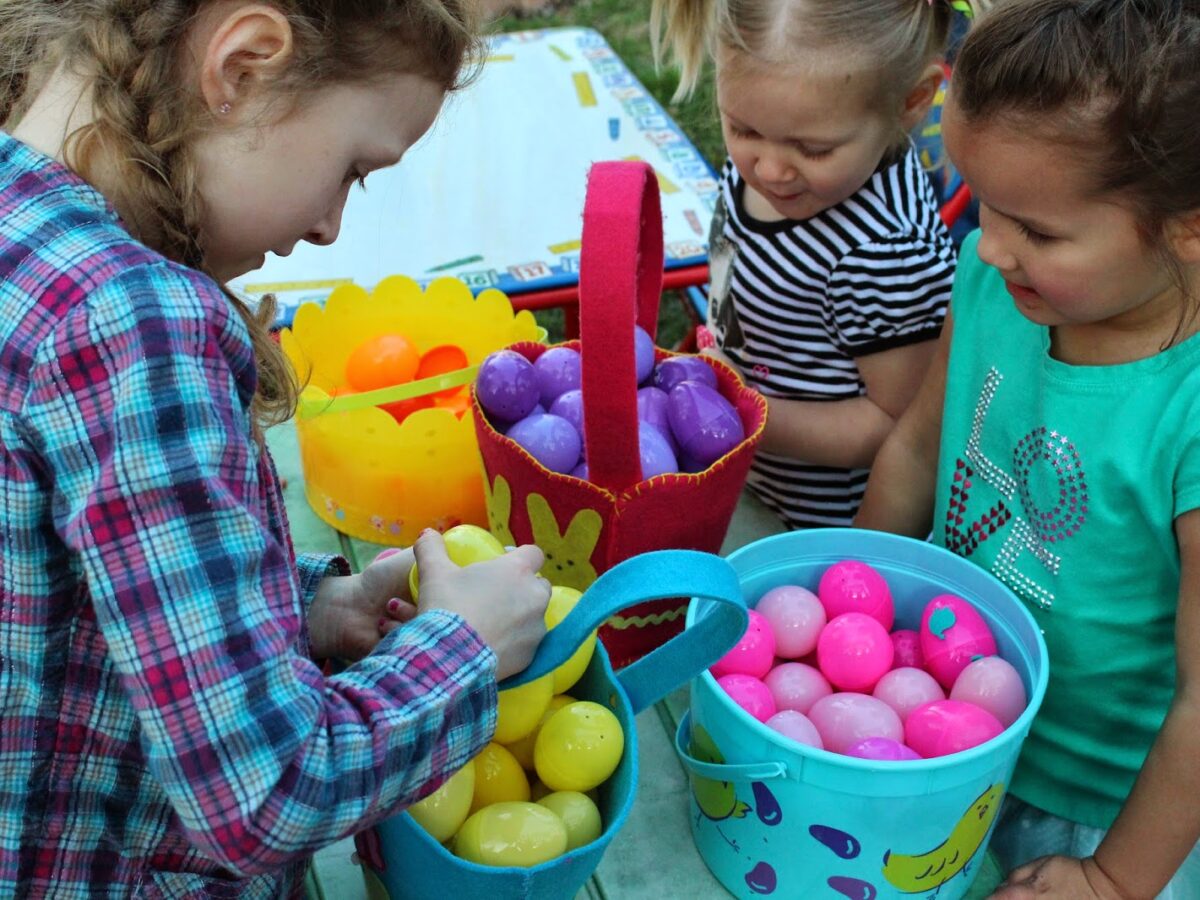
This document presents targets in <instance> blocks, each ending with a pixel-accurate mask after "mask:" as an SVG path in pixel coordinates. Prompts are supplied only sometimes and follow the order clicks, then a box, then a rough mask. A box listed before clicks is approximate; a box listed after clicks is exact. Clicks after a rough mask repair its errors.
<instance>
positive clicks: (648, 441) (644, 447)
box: [638, 422, 679, 481]
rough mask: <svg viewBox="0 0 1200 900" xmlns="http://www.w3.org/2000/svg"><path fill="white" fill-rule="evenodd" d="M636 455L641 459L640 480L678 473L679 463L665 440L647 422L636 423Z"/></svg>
mask: <svg viewBox="0 0 1200 900" xmlns="http://www.w3.org/2000/svg"><path fill="white" fill-rule="evenodd" d="M638 454H639V455H640V456H641V459H642V480H643V481H644V480H645V479H647V478H653V477H654V476H655V475H662V474H664V473H665V472H678V471H679V463H678V461H676V459H675V453H674V451H673V450H671V445H670V444H668V443H667V439H666V438H665V437H663V436H662V434H660V433H659V430H658V429H657V428H655V427H654V426H653V425H651V424H650V423H649V422H638Z"/></svg>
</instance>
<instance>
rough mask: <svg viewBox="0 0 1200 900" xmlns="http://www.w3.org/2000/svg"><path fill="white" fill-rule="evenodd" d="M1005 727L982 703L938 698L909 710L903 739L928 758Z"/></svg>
mask: <svg viewBox="0 0 1200 900" xmlns="http://www.w3.org/2000/svg"><path fill="white" fill-rule="evenodd" d="M818 727H819V726H818ZM1003 730H1004V726H1003V725H1001V724H1000V720H999V719H997V718H996V717H995V716H993V715H992V714H991V713H990V712H988V711H987V710H986V709H984V708H983V707H981V706H976V705H975V704H974V703H964V702H963V701H961V700H935V701H934V702H933V703H926V704H925V705H924V706H922V707H920V708H919V709H915V710H913V711H912V712H911V713H910V714H909V716H908V721H907V722H905V723H904V743H906V744H908V746H910V747H912V748H913V749H914V750H916V751H917V752H918V753H920V754H921V755H922V756H924V757H925V758H926V759H928V758H929V757H932V756H947V755H949V754H951V753H958V752H960V751H962V750H969V749H970V748H972V747H977V746H979V745H980V744H982V743H984V742H985V741H990V740H991V739H992V738H994V737H995V736H996V735H998V734H1000V732H1002V731H1003Z"/></svg>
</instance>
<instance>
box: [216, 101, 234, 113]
mask: <svg viewBox="0 0 1200 900" xmlns="http://www.w3.org/2000/svg"><path fill="white" fill-rule="evenodd" d="M217 112H219V113H220V114H221V115H223V116H227V115H229V114H230V113H231V112H233V104H232V103H229V102H228V101H226V102H225V103H222V104H221V105H220V106H219V107H217Z"/></svg>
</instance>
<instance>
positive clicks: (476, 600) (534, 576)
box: [413, 531, 550, 680]
mask: <svg viewBox="0 0 1200 900" xmlns="http://www.w3.org/2000/svg"><path fill="white" fill-rule="evenodd" d="M413 549H414V550H415V551H416V558H417V565H418V566H419V567H420V570H421V591H420V596H419V597H418V604H417V608H418V612H425V611H427V610H430V609H444V610H447V611H449V612H454V613H458V614H459V615H460V616H462V617H463V618H464V619H466V620H467V624H469V625H470V626H471V627H472V628H474V629H475V631H476V632H477V633H478V634H479V637H480V638H481V639H482V640H483V642H484V643H485V644H487V645H488V646H489V647H491V648H492V650H493V651H495V653H496V657H497V661H498V662H497V667H496V678H497V680H500V679H503V678H506V677H508V676H509V675H513V674H515V673H517V672H520V671H521V670H522V669H524V668H525V667H526V666H528V665H529V662H530V660H532V659H533V654H534V651H536V650H537V647H538V644H540V643H541V640H542V638H543V637H544V636H545V634H546V622H545V615H546V605H547V604H548V603H549V602H550V582H549V581H547V580H546V579H545V578H543V577H542V576H540V575H538V570H539V569H541V567H542V564H543V563H544V562H545V561H546V558H545V556H543V554H542V551H541V550H539V549H538V548H537V547H535V546H533V545H532V544H527V545H525V546H523V547H517V548H516V549H515V550H510V551H509V552H508V553H505V554H504V555H503V556H498V557H496V558H495V559H489V560H485V561H484V562H478V563H474V564H472V565H469V566H459V565H457V564H456V563H455V562H453V561H452V560H451V559H450V557H448V556H447V555H446V544H445V542H444V541H443V540H442V536H441V535H440V534H438V533H437V532H436V531H426V532H425V533H424V534H422V535H421V536H420V537H419V538H417V543H416V544H415V545H414V546H413Z"/></svg>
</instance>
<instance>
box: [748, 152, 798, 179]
mask: <svg viewBox="0 0 1200 900" xmlns="http://www.w3.org/2000/svg"><path fill="white" fill-rule="evenodd" d="M754 169H755V173H756V174H757V175H758V177H759V179H760V180H762V181H768V182H772V183H776V184H778V183H782V182H787V181H794V180H795V178H796V176H797V175H798V174H799V173H798V172H797V171H796V167H795V166H793V165H792V164H791V163H790V162H789V161H788V160H787V159H786V158H785V157H783V156H782V155H779V154H776V153H764V154H763V155H762V156H760V157H759V158H758V162H757V163H755V166H754Z"/></svg>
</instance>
